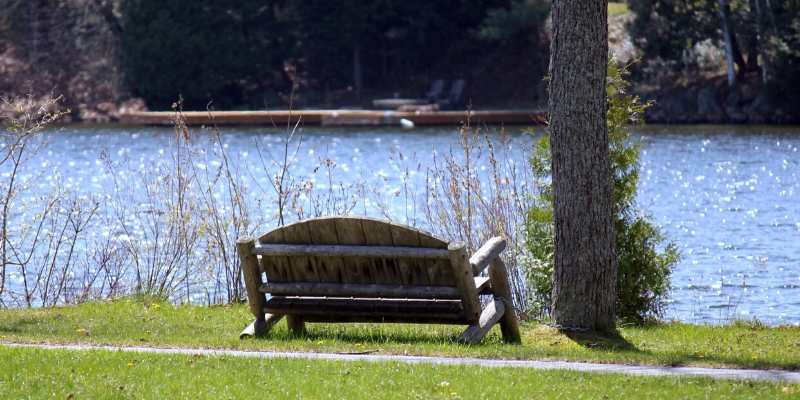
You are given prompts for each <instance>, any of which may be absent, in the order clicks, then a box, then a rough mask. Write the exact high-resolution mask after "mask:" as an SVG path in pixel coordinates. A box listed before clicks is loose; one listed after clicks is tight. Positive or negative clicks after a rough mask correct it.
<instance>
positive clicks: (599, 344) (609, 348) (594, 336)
mask: <svg viewBox="0 0 800 400" xmlns="http://www.w3.org/2000/svg"><path fill="white" fill-rule="evenodd" d="M561 333H562V334H563V335H564V336H566V337H568V338H570V339H571V340H572V341H573V342H575V343H577V344H579V345H581V346H582V347H585V348H587V349H594V350H603V351H606V352H632V353H642V354H650V353H649V352H647V351H642V350H639V349H638V348H636V346H634V345H633V344H632V343H631V342H629V341H628V340H627V339H625V338H624V337H623V336H622V335H620V333H619V332H618V331H614V332H605V333H595V332H574V331H561Z"/></svg>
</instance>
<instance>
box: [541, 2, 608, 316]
mask: <svg viewBox="0 0 800 400" xmlns="http://www.w3.org/2000/svg"><path fill="white" fill-rule="evenodd" d="M607 14H608V2H607V0H555V1H553V14H552V18H553V41H552V44H551V50H550V57H551V58H550V100H549V101H550V103H549V106H550V132H551V148H552V154H553V157H552V159H553V161H552V162H553V164H552V173H553V190H554V193H553V194H554V222H555V255H554V263H555V265H554V273H553V275H554V276H553V318H554V320H555V323H556V324H558V325H559V326H560V327H561V328H562V329H567V330H569V329H574V330H584V329H588V330H594V331H610V330H613V329H614V303H615V299H616V295H615V285H616V275H617V263H616V254H615V248H614V226H613V222H612V198H611V162H610V159H609V153H608V126H607V125H606V107H607V106H606V72H607V71H606V68H607V62H608V22H607Z"/></svg>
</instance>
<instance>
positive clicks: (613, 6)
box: [608, 2, 630, 17]
mask: <svg viewBox="0 0 800 400" xmlns="http://www.w3.org/2000/svg"><path fill="white" fill-rule="evenodd" d="M628 11H630V9H629V8H628V3H616V2H608V16H609V17H616V16H618V15H623V14H627V13H628Z"/></svg>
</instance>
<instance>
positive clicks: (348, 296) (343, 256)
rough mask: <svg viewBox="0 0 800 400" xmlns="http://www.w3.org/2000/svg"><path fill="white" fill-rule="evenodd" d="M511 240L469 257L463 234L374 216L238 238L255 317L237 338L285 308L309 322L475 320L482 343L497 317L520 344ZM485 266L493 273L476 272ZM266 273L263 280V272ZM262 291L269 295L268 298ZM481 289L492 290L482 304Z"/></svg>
mask: <svg viewBox="0 0 800 400" xmlns="http://www.w3.org/2000/svg"><path fill="white" fill-rule="evenodd" d="M505 246H506V243H505V240H504V239H502V238H492V239H491V240H489V241H488V242H487V243H486V244H485V245H484V246H483V247H481V248H480V249H479V250H478V251H477V252H476V253H475V254H473V255H472V256H471V257H468V255H467V251H466V247H465V246H464V245H463V244H461V243H449V244H448V243H447V242H446V241H444V240H441V239H438V238H436V237H433V236H431V235H429V234H427V233H425V232H422V231H419V230H416V229H413V228H409V227H406V226H401V225H397V224H393V223H390V222H386V221H380V220H375V219H368V218H351V217H333V218H316V219H310V220H305V221H300V222H297V223H294V224H291V225H286V226H284V227H281V228H278V229H275V230H273V231H271V232H268V233H266V234H265V235H263V236H261V237H260V238H258V239H257V240H256V239H253V238H241V239H239V241H238V250H239V256H240V258H241V262H242V270H243V272H244V280H245V286H246V288H247V297H248V299H249V305H250V311H251V312H252V313H253V315H254V316H255V321H253V323H252V324H250V325H249V326H248V327H247V328H245V330H244V331H243V332H242V334H241V337H245V336H259V335H263V334H266V333H267V332H268V331H269V330H270V329H271V328H272V326H273V325H275V323H277V322H278V321H279V320H280V319H281V318H282V317H284V316H286V318H287V323H288V326H289V329H290V330H291V331H292V332H294V333H296V334H299V333H302V332H304V330H305V325H304V324H305V323H306V322H405V323H435V324H463V325H469V327H468V328H467V329H466V330H465V331H464V333H463V334H462V336H461V339H462V340H463V341H464V342H466V343H478V342H480V341H481V340H482V339H483V337H484V336H485V335H486V334H487V333H488V332H489V330H490V329H491V328H492V326H493V325H494V324H496V323H499V324H500V327H501V331H502V334H503V340H504V341H506V342H512V343H519V342H520V333H519V321H518V320H517V316H516V314H515V313H514V309H513V307H512V305H511V290H510V288H509V284H508V273H507V270H506V266H505V265H504V264H503V261H502V260H501V259H500V257H499V255H500V253H501V252H502V251H503V250H504V249H505ZM487 267H488V276H486V277H484V276H480V275H481V273H482V272H483V271H484V270H485V269H486V268H487ZM265 278H266V279H265ZM266 294H269V295H270V296H269V297H267V296H266ZM479 295H489V296H492V297H491V298H490V299H488V302H486V305H485V306H484V307H483V308H482V307H481V302H480V298H479Z"/></svg>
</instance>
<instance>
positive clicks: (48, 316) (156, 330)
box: [0, 299, 800, 370]
mask: <svg viewBox="0 0 800 400" xmlns="http://www.w3.org/2000/svg"><path fill="white" fill-rule="evenodd" d="M251 320H252V315H250V314H249V312H248V310H247V307H246V306H245V305H231V306H219V307H201V306H173V305H170V304H168V303H160V302H142V301H138V300H134V299H120V300H116V301H113V302H102V303H87V304H83V305H80V306H70V307H58V308H50V309H25V310H3V311H0V341H14V342H51V343H91V344H116V345H139V346H153V347H167V346H169V347H203V348H229V349H251V350H256V349H257V350H284V351H314V352H375V353H378V354H415V355H445V356H457V357H482V358H506V359H559V360H580V361H591V362H609V363H610V362H614V363H626V364H653V365H693V366H727V367H743V368H744V367H746V368H777V369H787V370H797V369H800V328H798V327H777V328H767V327H763V326H761V325H758V324H746V323H739V324H733V325H728V326H703V325H688V324H680V323H670V324H663V325H657V326H650V327H622V328H621V329H620V332H619V335H618V336H612V337H596V336H588V335H583V336H573V337H568V336H566V335H564V334H561V333H559V332H558V331H556V330H555V329H552V328H550V327H547V326H544V325H538V324H533V323H530V324H524V325H523V344H522V345H507V344H503V343H502V342H501V340H500V333H499V328H494V329H493V330H492V332H491V333H490V334H489V336H488V337H487V338H486V339H484V342H483V343H481V344H480V345H474V346H467V345H461V344H458V343H455V339H456V338H457V337H458V335H459V333H460V332H461V330H462V329H463V327H461V326H441V325H396V324H308V334H307V335H305V336H302V337H293V336H291V335H290V334H289V332H288V330H287V329H286V326H285V324H284V323H283V322H281V323H280V324H278V325H277V326H276V327H275V328H274V329H273V331H272V332H270V334H269V335H268V336H266V337H264V338H259V339H248V340H239V339H238V334H239V332H240V331H241V330H242V328H244V326H245V325H247V324H248V323H249V322H250V321H251Z"/></svg>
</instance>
